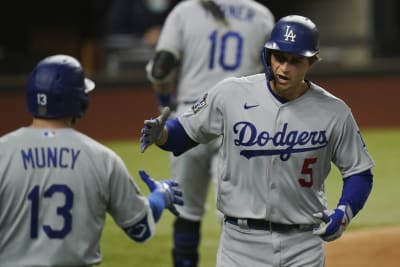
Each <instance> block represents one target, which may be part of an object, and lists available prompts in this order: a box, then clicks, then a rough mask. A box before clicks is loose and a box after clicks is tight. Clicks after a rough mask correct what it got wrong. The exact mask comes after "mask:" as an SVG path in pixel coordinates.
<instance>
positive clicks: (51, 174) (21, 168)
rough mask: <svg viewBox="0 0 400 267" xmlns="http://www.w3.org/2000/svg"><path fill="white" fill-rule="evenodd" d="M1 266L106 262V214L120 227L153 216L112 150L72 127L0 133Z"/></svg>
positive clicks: (145, 200) (28, 129)
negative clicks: (102, 246)
mask: <svg viewBox="0 0 400 267" xmlns="http://www.w3.org/2000/svg"><path fill="white" fill-rule="evenodd" d="M0 170H1V172H0V236H1V238H0V265H1V266H3V267H7V266H10V267H14V266H80V265H93V264H98V263H100V262H101V253H100V247H99V242H100V237H101V232H102V229H103V226H104V222H105V219H106V212H108V213H109V214H110V215H111V216H112V217H113V218H114V220H115V222H116V223H117V224H118V225H119V226H120V227H122V228H125V227H128V226H132V225H134V224H136V223H137V222H139V221H140V220H142V219H143V218H145V216H149V222H150V228H151V231H152V232H154V220H153V218H152V215H151V214H152V213H151V210H150V208H149V204H148V201H147V198H146V197H144V196H143V195H142V194H141V193H140V192H139V190H138V187H137V185H136V184H135V182H134V181H133V180H132V178H131V176H130V174H129V173H128V170H127V169H126V167H125V165H124V163H123V162H122V160H121V159H120V157H118V156H117V155H116V154H115V153H114V152H113V151H111V150H110V149H108V148H106V147H105V146H103V145H101V144H99V143H98V142H96V141H94V140H93V139H91V138H89V137H87V136H86V135H83V134H81V133H79V132H77V131H76V130H74V129H69V128H65V129H49V130H46V129H38V128H20V129H18V130H16V131H14V132H12V133H9V134H7V135H5V136H3V137H1V138H0Z"/></svg>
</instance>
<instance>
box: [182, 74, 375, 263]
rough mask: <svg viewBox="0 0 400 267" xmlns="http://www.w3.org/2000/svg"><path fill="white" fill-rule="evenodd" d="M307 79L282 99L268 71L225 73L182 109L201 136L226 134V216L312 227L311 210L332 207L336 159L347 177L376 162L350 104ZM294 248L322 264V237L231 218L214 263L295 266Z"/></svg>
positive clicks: (192, 131) (222, 187)
mask: <svg viewBox="0 0 400 267" xmlns="http://www.w3.org/2000/svg"><path fill="white" fill-rule="evenodd" d="M307 83H308V87H309V88H308V90H307V91H306V92H305V94H304V95H302V96H300V97H299V98H297V99H295V100H293V101H288V102H285V103H282V102H281V101H279V100H278V99H277V97H276V96H274V94H273V93H272V90H271V89H270V88H269V83H267V80H266V77H265V74H264V73H263V74H257V75H253V76H248V77H242V78H228V79H226V80H224V81H222V82H220V83H219V84H218V85H217V86H215V87H214V88H213V89H212V90H211V91H209V93H208V94H206V95H205V96H204V97H203V99H202V100H201V101H200V102H198V103H197V104H195V105H194V106H193V109H192V111H190V112H187V113H185V114H184V115H183V116H181V117H179V122H180V123H181V124H182V126H183V127H184V129H185V132H186V133H187V134H188V135H189V137H190V138H191V139H193V140H194V141H196V142H198V143H208V142H210V141H211V140H214V139H216V138H219V137H220V136H222V148H221V150H220V151H219V157H220V161H219V165H218V173H219V175H218V199H217V207H218V209H219V210H220V211H221V212H222V213H223V214H224V215H225V216H226V217H233V218H250V219H264V220H266V221H270V222H274V223H278V224H285V225H294V224H296V225H304V226H305V228H307V226H310V227H312V226H313V225H314V224H316V223H318V221H317V220H316V219H315V218H314V217H313V216H312V215H313V214H314V213H316V212H318V211H321V210H325V209H326V208H327V207H326V206H327V198H326V194H325V191H324V182H325V179H326V178H327V176H328V174H329V172H330V170H331V162H333V163H334V164H335V165H336V166H337V167H338V169H339V170H340V172H341V174H342V176H343V177H348V176H351V175H353V174H357V173H360V172H363V171H365V170H368V169H370V168H372V167H373V166H374V163H373V160H372V159H371V157H370V156H369V154H368V152H367V150H366V147H365V145H364V143H363V141H362V138H361V135H360V131H359V129H358V126H357V124H356V122H355V120H354V118H353V116H352V114H351V111H350V109H349V107H348V106H347V105H346V104H345V103H344V102H343V101H342V100H340V99H338V98H337V97H335V96H333V95H331V94H330V93H328V92H327V91H325V90H324V89H323V88H321V87H319V86H318V85H316V84H314V83H312V82H309V81H307ZM239 224H240V222H239ZM243 228H246V227H243ZM307 230H310V229H307ZM300 244H301V247H300V246H299V245H300ZM263 248H264V249H263ZM267 248H270V249H267ZM263 251H264V252H263ZM293 255H296V257H297V260H296V264H299V265H296V266H323V259H324V254H323V249H322V240H320V239H319V238H318V237H317V236H314V235H312V232H310V231H285V232H283V233H279V232H269V231H267V232H265V231H260V230H254V229H242V227H237V226H235V225H233V224H229V223H226V224H224V228H223V233H222V236H221V240H220V247H219V252H218V263H217V266H218V267H222V266H230V267H232V266H294V265H291V264H289V263H290V261H291V259H292V257H294V256H293Z"/></svg>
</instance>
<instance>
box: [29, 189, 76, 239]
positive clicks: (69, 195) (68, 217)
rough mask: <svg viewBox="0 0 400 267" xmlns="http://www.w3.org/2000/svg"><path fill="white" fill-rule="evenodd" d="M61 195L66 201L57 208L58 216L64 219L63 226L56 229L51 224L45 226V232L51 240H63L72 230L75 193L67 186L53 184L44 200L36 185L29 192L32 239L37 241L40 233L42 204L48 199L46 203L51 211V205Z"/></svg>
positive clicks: (45, 193) (44, 193) (46, 191)
mask: <svg viewBox="0 0 400 267" xmlns="http://www.w3.org/2000/svg"><path fill="white" fill-rule="evenodd" d="M56 194H59V195H61V196H63V197H61V198H62V199H63V200H64V203H63V204H62V205H58V206H57V207H56V210H55V212H56V216H57V217H58V216H59V217H61V218H62V219H63V225H62V227H60V229H55V227H54V226H51V225H49V224H43V227H42V229H43V231H44V232H45V233H46V235H47V236H48V237H49V238H57V239H63V238H64V237H65V236H66V235H67V234H69V232H71V229H72V214H71V209H72V206H73V204H74V193H73V192H72V191H71V189H70V188H69V187H68V186H67V185H65V184H53V185H51V186H50V187H49V188H47V189H46V190H45V191H44V192H43V200H42V198H41V192H40V187H39V186H38V185H36V186H35V187H33V189H32V190H31V191H30V192H29V195H28V200H29V201H30V202H31V234H30V236H31V238H32V239H36V238H37V237H38V232H39V217H40V216H39V210H40V206H39V205H40V204H41V203H42V204H43V202H44V200H45V199H48V203H45V204H46V206H47V207H49V209H51V208H50V207H51V204H52V203H54V201H55V199H53V197H54V196H55V195H56Z"/></svg>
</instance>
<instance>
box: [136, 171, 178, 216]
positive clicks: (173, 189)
mask: <svg viewBox="0 0 400 267" xmlns="http://www.w3.org/2000/svg"><path fill="white" fill-rule="evenodd" d="M139 175H140V178H142V180H143V182H145V183H146V185H147V186H148V188H149V189H150V192H151V193H152V194H153V195H154V196H155V197H157V198H159V197H160V198H161V199H162V200H163V202H164V203H165V208H166V209H169V210H170V211H171V212H172V214H174V215H175V216H179V212H178V211H177V209H176V208H175V206H174V204H177V205H180V206H182V205H183V200H182V190H181V189H180V187H179V184H178V182H176V181H174V180H162V181H156V180H154V179H153V178H151V177H150V176H149V175H148V174H147V173H146V172H145V171H143V170H140V171H139Z"/></svg>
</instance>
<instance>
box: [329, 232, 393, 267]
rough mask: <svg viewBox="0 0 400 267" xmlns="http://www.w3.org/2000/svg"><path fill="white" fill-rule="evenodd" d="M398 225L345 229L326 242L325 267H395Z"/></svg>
mask: <svg viewBox="0 0 400 267" xmlns="http://www.w3.org/2000/svg"><path fill="white" fill-rule="evenodd" d="M399 248H400V226H398V227H385V228H368V229H364V230H352V231H348V232H345V233H344V234H343V236H342V237H341V238H340V239H339V240H336V241H334V242H330V243H326V251H327V260H326V267H397V266H400V261H399Z"/></svg>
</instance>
